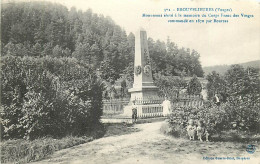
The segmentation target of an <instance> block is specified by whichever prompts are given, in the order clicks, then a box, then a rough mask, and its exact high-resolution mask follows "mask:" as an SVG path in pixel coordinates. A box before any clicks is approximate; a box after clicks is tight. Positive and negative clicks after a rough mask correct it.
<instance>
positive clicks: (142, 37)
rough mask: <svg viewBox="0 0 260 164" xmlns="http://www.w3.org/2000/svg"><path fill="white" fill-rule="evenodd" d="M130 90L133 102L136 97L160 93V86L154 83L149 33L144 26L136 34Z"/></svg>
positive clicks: (140, 97)
mask: <svg viewBox="0 0 260 164" xmlns="http://www.w3.org/2000/svg"><path fill="white" fill-rule="evenodd" d="M128 91H129V92H130V93H131V100H130V101H131V102H132V101H133V100H135V99H142V98H147V97H154V96H157V93H158V92H157V91H158V87H156V86H155V85H154V83H153V77H152V68H151V59H150V55H149V50H148V43H147V34H146V31H145V30H144V29H143V28H141V29H140V30H138V31H137V33H136V35H135V62H134V84H133V88H131V89H129V90H128Z"/></svg>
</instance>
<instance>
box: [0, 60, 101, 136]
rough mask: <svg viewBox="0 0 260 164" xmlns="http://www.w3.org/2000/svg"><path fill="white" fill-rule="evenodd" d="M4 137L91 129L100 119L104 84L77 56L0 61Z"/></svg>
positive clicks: (61, 134)
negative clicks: (75, 57) (74, 57)
mask: <svg viewBox="0 0 260 164" xmlns="http://www.w3.org/2000/svg"><path fill="white" fill-rule="evenodd" d="M1 63H2V64H1V77H2V83H1V105H2V106H1V108H2V116H1V118H2V126H3V129H4V133H3V134H2V135H3V137H4V138H10V137H14V138H22V137H26V138H35V137H38V136H45V135H52V136H55V137H56V136H64V135H67V134H71V135H79V134H81V135H82V134H86V133H87V132H90V131H91V130H93V128H94V126H95V125H98V124H99V119H100V116H101V115H102V91H103V86H102V84H101V82H100V81H99V80H98V78H97V77H96V75H95V74H94V73H93V71H92V70H91V69H90V68H88V67H87V66H86V65H85V64H84V63H82V62H79V61H78V60H76V59H73V58H59V59H57V58H51V57H43V58H33V57H14V56H5V57H2V60H1Z"/></svg>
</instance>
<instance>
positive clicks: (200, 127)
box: [197, 120, 209, 141]
mask: <svg viewBox="0 0 260 164" xmlns="http://www.w3.org/2000/svg"><path fill="white" fill-rule="evenodd" d="M197 136H198V139H199V140H200V141H203V140H202V137H204V136H205V137H206V141H209V139H208V138H209V133H208V131H207V129H206V128H205V126H204V123H203V120H199V122H198V127H197Z"/></svg>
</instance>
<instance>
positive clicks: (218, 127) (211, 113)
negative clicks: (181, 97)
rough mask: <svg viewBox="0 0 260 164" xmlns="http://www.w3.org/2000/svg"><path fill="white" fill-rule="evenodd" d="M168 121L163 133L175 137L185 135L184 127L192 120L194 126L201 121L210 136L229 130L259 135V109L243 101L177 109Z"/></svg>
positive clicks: (208, 103) (209, 103)
mask: <svg viewBox="0 0 260 164" xmlns="http://www.w3.org/2000/svg"><path fill="white" fill-rule="evenodd" d="M246 104H247V105H246ZM168 119H169V120H168V125H169V126H170V127H169V128H168V130H164V132H165V133H168V134H172V135H173V136H176V137H184V136H186V135H187V132H186V126H187V123H188V120H189V119H194V120H195V124H196V121H198V120H203V121H204V123H205V126H206V128H207V130H208V131H209V133H210V135H211V136H212V135H215V134H217V135H221V133H222V132H223V131H230V130H236V131H237V133H240V132H247V133H259V125H260V121H259V107H258V106H257V105H256V104H255V105H253V106H251V107H250V106H248V103H245V102H243V101H240V102H237V103H236V104H232V103H231V102H228V103H223V104H221V105H220V106H216V105H215V104H213V103H211V102H207V103H205V104H204V105H203V106H201V107H200V108H196V107H177V108H176V109H174V110H173V112H172V114H171V115H170V116H169V118H168ZM164 126H165V125H164ZM163 129H167V128H163ZM169 129H170V130H169ZM233 136H235V135H233ZM234 139H235V138H234Z"/></svg>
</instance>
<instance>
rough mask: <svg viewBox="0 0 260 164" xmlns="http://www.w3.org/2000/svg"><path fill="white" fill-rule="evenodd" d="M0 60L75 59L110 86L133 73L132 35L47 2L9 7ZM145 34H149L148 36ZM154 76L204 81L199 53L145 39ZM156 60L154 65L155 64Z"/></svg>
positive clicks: (5, 12) (5, 8)
mask: <svg viewBox="0 0 260 164" xmlns="http://www.w3.org/2000/svg"><path fill="white" fill-rule="evenodd" d="M1 20H2V24H1V29H2V33H1V34H2V37H1V43H2V55H7V54H11V55H14V56H34V57H35V56H37V57H38V56H47V55H48V56H51V57H72V56H73V57H75V58H77V59H79V60H82V61H84V62H85V63H87V64H88V65H90V66H91V67H93V68H94V69H99V70H100V72H101V73H102V77H103V78H104V80H106V81H108V82H110V81H115V80H116V79H118V78H119V75H120V74H122V73H129V74H128V75H129V76H133V73H132V71H131V70H129V69H133V67H132V64H133V61H134V60H133V59H134V45H135V36H134V35H133V34H132V33H130V34H129V35H128V36H127V34H126V32H125V31H124V30H123V29H122V28H121V27H119V26H118V25H116V24H115V23H114V22H113V20H112V19H111V18H109V17H104V16H103V15H97V14H95V13H92V11H91V10H90V9H89V10H87V11H84V12H83V11H81V10H78V11H77V10H76V8H74V7H72V8H71V9H70V10H68V9H67V8H66V7H64V6H62V5H59V4H52V3H50V2H30V3H8V4H3V7H2V11H1ZM148 33H149V32H148ZM148 46H149V52H150V56H151V59H152V61H153V62H152V63H153V66H152V68H153V72H154V73H158V72H161V73H162V74H164V75H180V74H185V75H188V76H192V75H194V74H195V75H197V76H199V77H202V76H203V71H202V68H201V65H200V62H199V57H200V55H199V53H198V52H196V51H195V50H192V51H191V50H190V49H186V48H178V47H177V45H176V44H175V43H173V42H171V41H170V39H169V38H168V40H167V43H165V42H162V41H159V40H157V41H154V40H153V39H151V38H149V39H148ZM155 61H156V62H155Z"/></svg>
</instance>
